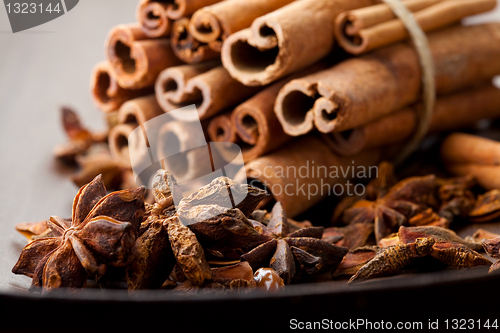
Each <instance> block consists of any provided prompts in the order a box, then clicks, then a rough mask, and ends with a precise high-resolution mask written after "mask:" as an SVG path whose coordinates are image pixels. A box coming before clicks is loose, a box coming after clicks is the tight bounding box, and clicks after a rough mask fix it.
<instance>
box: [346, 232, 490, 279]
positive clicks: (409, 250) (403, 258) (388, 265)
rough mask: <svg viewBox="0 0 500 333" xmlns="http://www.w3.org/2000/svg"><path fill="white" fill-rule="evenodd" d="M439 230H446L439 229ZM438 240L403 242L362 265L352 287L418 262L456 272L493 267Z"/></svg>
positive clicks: (460, 247)
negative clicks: (428, 261) (436, 263)
mask: <svg viewBox="0 0 500 333" xmlns="http://www.w3.org/2000/svg"><path fill="white" fill-rule="evenodd" d="M436 229H443V230H444V228H439V227H436ZM436 238H438V239H439V237H425V238H423V237H418V238H416V239H413V238H412V239H411V240H406V241H405V240H401V243H400V244H397V245H393V246H389V247H387V248H384V249H382V250H381V251H380V252H379V253H378V254H377V255H376V256H375V257H374V258H373V259H371V260H370V261H369V262H367V263H366V264H365V265H363V266H362V267H361V268H360V269H359V270H358V271H357V272H356V274H355V275H353V276H352V277H351V279H350V280H349V283H351V282H353V281H355V280H358V279H369V278H373V277H382V276H387V275H393V274H395V273H398V272H399V271H401V270H402V269H403V268H405V267H406V266H408V265H409V264H411V263H412V262H413V261H414V260H415V259H416V258H422V257H428V256H430V257H432V258H434V259H437V260H439V261H440V262H442V263H443V264H446V265H448V266H451V267H455V268H467V267H475V266H487V265H491V262H490V261H489V260H488V259H486V258H484V257H483V256H482V255H481V254H479V253H477V252H476V251H474V250H472V249H470V248H469V247H467V246H465V245H463V244H459V243H455V242H451V241H438V240H436Z"/></svg>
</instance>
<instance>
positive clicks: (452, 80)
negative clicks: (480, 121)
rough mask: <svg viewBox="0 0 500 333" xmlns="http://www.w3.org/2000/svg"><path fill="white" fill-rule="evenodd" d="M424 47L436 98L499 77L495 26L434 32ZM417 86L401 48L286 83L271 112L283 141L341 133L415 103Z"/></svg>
mask: <svg viewBox="0 0 500 333" xmlns="http://www.w3.org/2000/svg"><path fill="white" fill-rule="evenodd" d="M429 45H430V49H431V52H432V55H433V60H434V64H435V80H436V92H437V93H438V94H446V93H450V92H453V91H456V90H458V89H460V88H464V87H467V86H469V85H472V84H474V83H477V82H481V81H483V80H487V79H489V78H491V77H493V76H495V75H497V74H499V73H500V23H489V24H482V25H476V26H467V27H463V26H457V27H452V28H449V29H446V30H442V31H438V32H434V33H432V34H430V35H429ZM381 82H383V84H381ZM421 85H422V84H421V68H420V64H419V59H418V56H417V53H416V51H415V49H414V48H413V47H412V46H411V44H410V43H402V44H398V45H395V46H391V47H388V48H384V49H380V50H377V51H374V52H372V53H370V54H367V55H364V56H360V57H357V58H353V59H349V60H346V61H344V62H341V63H340V64H338V65H336V66H333V67H332V68H330V69H327V70H325V71H321V72H318V73H315V74H312V75H309V76H306V77H303V78H301V79H297V80H292V81H291V82H290V83H288V84H287V85H285V86H284V87H283V89H281V91H280V93H279V94H278V97H277V99H276V106H275V112H276V115H277V117H278V119H279V120H280V123H281V124H282V126H283V129H284V130H285V133H287V134H289V135H294V136H297V135H302V134H305V133H308V132H309V131H311V130H312V129H313V128H314V125H315V126H316V128H317V129H318V130H320V131H321V132H323V133H329V132H332V131H336V132H340V131H346V130H349V129H352V128H356V127H359V126H361V125H364V124H367V123H369V122H371V121H373V120H375V119H378V118H380V117H382V116H385V115H387V114H389V113H392V112H394V111H396V110H398V109H401V108H403V107H405V106H408V105H410V104H412V103H415V102H416V101H418V100H419V98H420V95H421V93H420V90H421Z"/></svg>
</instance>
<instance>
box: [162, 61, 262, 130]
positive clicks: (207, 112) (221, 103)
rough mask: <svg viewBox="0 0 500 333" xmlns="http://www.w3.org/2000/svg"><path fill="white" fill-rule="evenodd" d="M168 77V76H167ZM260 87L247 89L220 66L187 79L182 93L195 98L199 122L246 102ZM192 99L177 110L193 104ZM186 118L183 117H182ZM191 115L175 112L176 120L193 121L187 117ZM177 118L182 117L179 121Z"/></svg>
mask: <svg viewBox="0 0 500 333" xmlns="http://www.w3.org/2000/svg"><path fill="white" fill-rule="evenodd" d="M167 77H168V76H167ZM261 89H262V88H261V87H247V86H244V85H243V84H241V83H239V82H238V81H236V80H235V79H233V78H232V77H231V76H230V75H229V73H228V72H227V70H226V69H224V67H222V66H218V67H215V68H213V69H211V70H209V71H207V72H205V73H202V74H199V75H197V76H195V77H192V78H191V79H189V80H188V81H187V82H186V83H185V86H184V93H186V94H188V95H190V96H195V98H194V100H198V98H199V97H200V96H201V99H200V100H199V102H198V103H196V107H197V110H198V116H199V118H200V119H201V120H205V119H208V118H210V117H212V116H214V115H216V114H218V113H220V112H222V111H224V110H225V109H227V108H229V107H232V106H234V105H236V104H238V103H239V102H241V101H244V100H246V99H247V98H249V97H250V96H252V95H254V94H255V93H257V92H258V91H260V90H261ZM192 101H193V99H188V100H187V101H185V102H181V103H179V104H178V105H177V106H178V108H181V107H184V106H187V105H190V104H193V102H192ZM184 115H185V116H186V117H183V116H184ZM190 115H192V113H186V114H184V113H182V112H176V113H175V115H174V117H177V118H176V119H178V120H186V121H193V120H194V119H190V118H189V116H190ZM179 117H183V119H180V118H179Z"/></svg>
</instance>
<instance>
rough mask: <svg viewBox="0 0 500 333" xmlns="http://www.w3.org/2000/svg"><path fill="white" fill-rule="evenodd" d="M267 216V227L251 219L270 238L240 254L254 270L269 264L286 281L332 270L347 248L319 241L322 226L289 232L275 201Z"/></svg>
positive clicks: (283, 214)
mask: <svg viewBox="0 0 500 333" xmlns="http://www.w3.org/2000/svg"><path fill="white" fill-rule="evenodd" d="M271 216H272V217H271V220H270V221H269V223H268V224H267V226H265V225H264V224H262V223H260V222H257V221H254V222H253V223H254V226H255V227H256V229H257V230H259V232H260V233H261V234H262V235H263V236H267V237H269V238H270V239H269V240H268V241H267V242H265V243H263V244H261V245H259V246H257V247H255V248H254V249H252V250H251V251H249V252H247V253H245V254H243V255H242V256H241V260H243V261H248V263H249V264H250V266H252V268H253V269H254V270H257V269H259V268H261V267H270V268H272V269H274V270H275V271H276V272H277V273H278V275H279V276H280V277H281V278H282V279H283V281H284V282H285V284H289V283H291V282H292V281H293V280H300V279H305V278H308V277H311V276H314V275H317V274H321V273H324V272H326V271H328V270H334V269H336V268H337V266H338V265H339V264H340V262H341V261H342V258H343V257H344V255H345V254H346V253H347V251H348V250H347V249H346V248H344V247H339V246H336V245H333V244H332V243H330V242H327V241H324V240H321V237H322V236H323V230H324V228H323V227H306V228H302V229H299V230H296V231H293V232H289V224H288V220H287V218H286V215H285V212H284V211H283V208H282V206H281V204H280V203H279V202H277V203H276V204H275V205H274V207H273V209H272V211H271Z"/></svg>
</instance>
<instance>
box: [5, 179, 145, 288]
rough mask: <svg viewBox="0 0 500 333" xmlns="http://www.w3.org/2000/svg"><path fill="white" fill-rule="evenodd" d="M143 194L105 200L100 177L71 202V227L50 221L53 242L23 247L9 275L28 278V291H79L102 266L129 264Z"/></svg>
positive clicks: (129, 193) (117, 195)
mask: <svg viewBox="0 0 500 333" xmlns="http://www.w3.org/2000/svg"><path fill="white" fill-rule="evenodd" d="M144 194H145V189H144V188H136V189H134V190H126V191H119V192H113V193H110V194H108V195H106V188H105V186H104V184H103V182H102V178H101V177H100V176H98V177H96V178H95V179H94V180H93V181H92V182H90V183H89V184H87V185H85V186H84V187H82V188H81V189H80V191H79V192H78V194H77V195H76V197H75V199H74V201H73V212H72V219H71V223H69V222H68V221H66V220H65V219H62V218H59V217H51V218H50V220H49V222H48V226H49V227H50V229H51V230H52V232H53V233H54V235H55V236H54V237H48V238H41V239H37V240H34V241H32V242H30V243H29V244H28V245H26V246H25V247H24V249H23V251H22V253H21V255H20V257H19V260H18V261H17V263H16V265H15V266H14V268H13V269H12V272H13V273H15V274H24V275H27V276H29V277H32V278H33V281H32V286H39V287H43V291H44V292H47V291H50V290H52V289H55V288H60V287H68V288H82V287H83V286H84V285H85V283H86V280H87V278H88V277H89V276H92V277H95V278H96V279H98V278H99V277H100V276H102V275H104V273H105V271H106V268H107V266H118V267H123V266H125V265H127V264H128V263H129V261H130V253H131V251H132V247H133V245H134V241H135V237H136V234H137V229H138V226H139V224H140V222H141V221H142V217H143V215H144Z"/></svg>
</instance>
